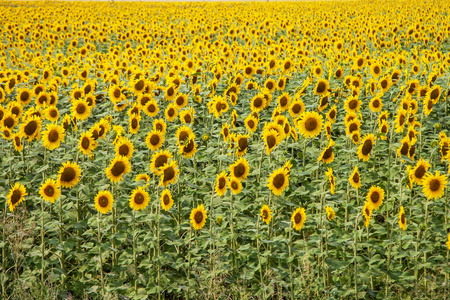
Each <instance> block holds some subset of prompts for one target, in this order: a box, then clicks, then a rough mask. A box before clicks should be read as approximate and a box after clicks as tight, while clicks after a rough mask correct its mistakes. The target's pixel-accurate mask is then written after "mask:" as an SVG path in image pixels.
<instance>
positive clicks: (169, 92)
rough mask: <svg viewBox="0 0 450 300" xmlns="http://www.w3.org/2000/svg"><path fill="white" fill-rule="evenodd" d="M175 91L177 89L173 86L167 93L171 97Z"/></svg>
mask: <svg viewBox="0 0 450 300" xmlns="http://www.w3.org/2000/svg"><path fill="white" fill-rule="evenodd" d="M174 93H175V90H174V88H173V87H170V88H169V89H168V90H167V95H168V96H169V97H172V96H173V94H174Z"/></svg>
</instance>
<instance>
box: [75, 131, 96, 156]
mask: <svg viewBox="0 0 450 300" xmlns="http://www.w3.org/2000/svg"><path fill="white" fill-rule="evenodd" d="M97 145H98V144H97V142H96V141H95V139H94V138H93V136H92V133H90V132H89V131H87V132H85V133H83V134H82V135H81V136H80V141H79V143H78V148H79V149H80V151H81V152H82V153H83V154H84V155H91V152H92V151H93V150H95V148H97Z"/></svg>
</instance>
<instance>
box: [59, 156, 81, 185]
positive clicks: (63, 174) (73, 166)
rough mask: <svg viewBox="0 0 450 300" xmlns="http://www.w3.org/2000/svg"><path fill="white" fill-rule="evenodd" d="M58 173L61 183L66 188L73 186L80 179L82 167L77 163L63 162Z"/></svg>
mask: <svg viewBox="0 0 450 300" xmlns="http://www.w3.org/2000/svg"><path fill="white" fill-rule="evenodd" d="M58 173H59V184H60V185H61V186H62V187H64V188H73V187H74V186H75V185H76V184H77V183H78V181H80V175H81V169H80V166H79V165H78V164H77V163H72V162H70V161H67V162H66V163H63V165H62V166H61V168H60V169H59V171H58Z"/></svg>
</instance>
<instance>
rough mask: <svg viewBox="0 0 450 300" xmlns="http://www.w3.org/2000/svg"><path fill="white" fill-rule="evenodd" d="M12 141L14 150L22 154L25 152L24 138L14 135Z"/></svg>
mask: <svg viewBox="0 0 450 300" xmlns="http://www.w3.org/2000/svg"><path fill="white" fill-rule="evenodd" d="M12 140H13V141H14V150H16V151H17V152H21V151H22V150H23V143H22V136H21V135H20V133H19V134H13V135H12Z"/></svg>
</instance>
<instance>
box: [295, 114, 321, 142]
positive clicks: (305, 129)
mask: <svg viewBox="0 0 450 300" xmlns="http://www.w3.org/2000/svg"><path fill="white" fill-rule="evenodd" d="M322 120H323V118H322V116H321V115H319V114H318V113H317V112H315V111H311V112H304V113H303V114H302V115H301V116H300V120H299V121H298V123H297V126H298V127H299V128H298V129H299V131H300V133H301V134H302V135H303V137H305V138H313V137H316V136H317V135H319V134H320V131H321V130H322Z"/></svg>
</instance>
